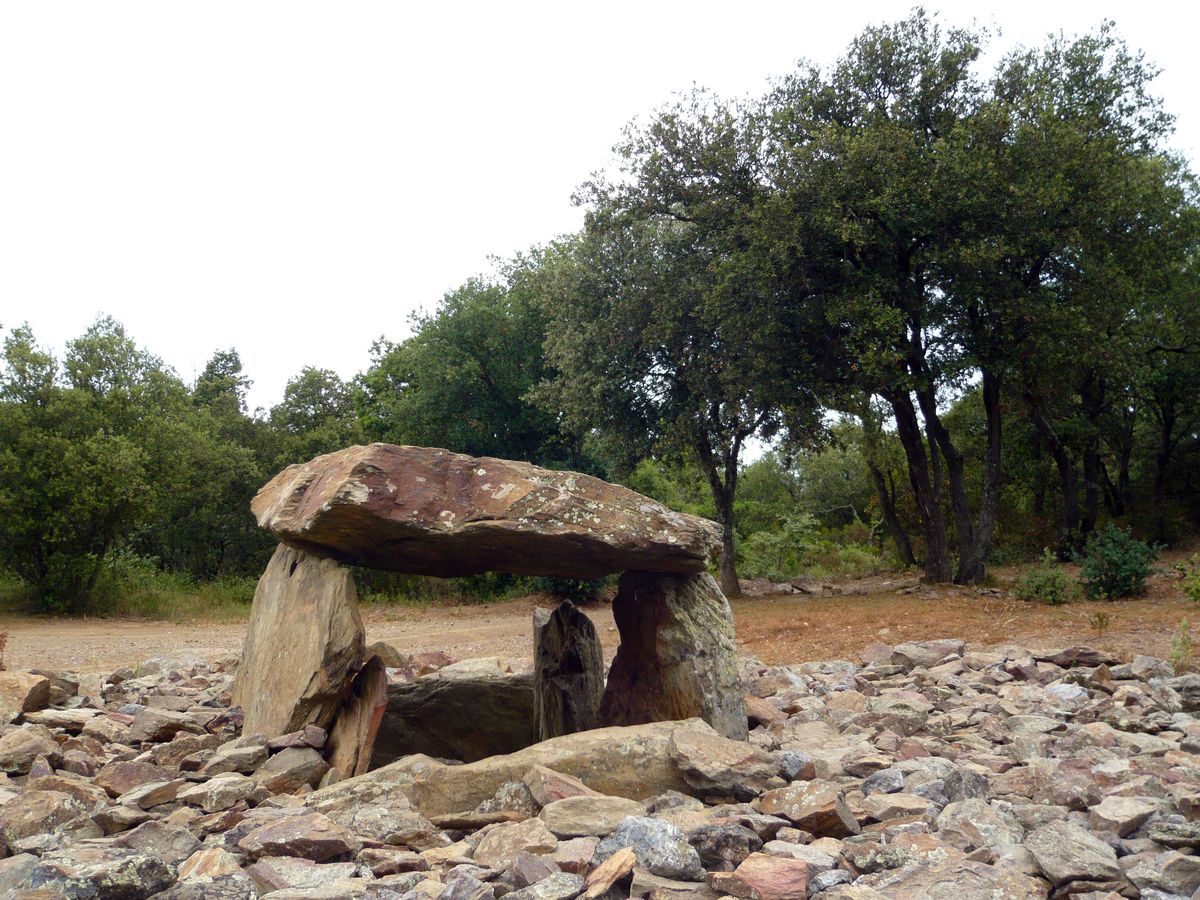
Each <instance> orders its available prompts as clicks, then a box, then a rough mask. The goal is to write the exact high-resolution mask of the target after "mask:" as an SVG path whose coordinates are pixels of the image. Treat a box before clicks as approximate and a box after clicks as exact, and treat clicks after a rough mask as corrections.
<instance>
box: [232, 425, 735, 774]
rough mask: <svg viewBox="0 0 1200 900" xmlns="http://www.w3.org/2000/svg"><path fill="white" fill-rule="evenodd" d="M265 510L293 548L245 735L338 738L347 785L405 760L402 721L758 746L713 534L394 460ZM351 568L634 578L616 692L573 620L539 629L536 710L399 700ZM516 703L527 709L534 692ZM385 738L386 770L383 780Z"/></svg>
mask: <svg viewBox="0 0 1200 900" xmlns="http://www.w3.org/2000/svg"><path fill="white" fill-rule="evenodd" d="M252 508H253V511H254V514H255V516H256V518H257V520H258V524H259V526H260V527H262V528H263V529H265V530H266V531H269V532H270V533H271V534H273V535H275V536H276V537H277V538H278V539H279V540H280V542H281V543H280V546H279V548H278V549H277V550H276V551H275V555H274V556H273V557H272V558H271V562H270V563H269V564H268V566H267V569H266V571H265V572H264V573H263V576H262V578H261V580H260V581H259V584H258V589H257V591H256V592H255V595H254V605H253V608H252V611H251V615H250V627H249V632H248V634H247V637H246V643H245V649H244V651H243V655H242V663H241V667H240V669H239V672H238V677H237V682H236V684H235V687H234V695H233V698H234V702H235V703H237V704H238V705H240V706H241V707H242V709H243V710H244V712H245V725H244V728H245V732H246V733H247V734H261V735H265V736H266V737H268V738H271V737H276V736H280V735H284V734H289V733H291V732H295V731H297V730H298V729H302V728H304V727H305V726H309V725H313V726H317V727H320V728H325V729H328V730H329V734H330V738H329V748H328V753H329V762H330V764H331V765H332V766H333V767H334V768H336V769H337V770H338V774H339V775H341V776H345V777H351V776H354V775H358V774H361V773H363V772H365V771H367V770H368V769H369V768H373V767H374V766H376V765H378V764H379V763H380V762H387V761H390V759H391V758H395V756H397V755H401V752H402V751H399V750H397V751H395V752H387V748H388V747H391V746H393V745H394V735H390V734H389V728H390V727H391V726H389V725H388V724H385V722H384V719H385V714H386V713H387V710H388V706H389V704H392V705H393V706H394V707H397V706H403V705H404V704H409V705H410V706H415V707H416V708H424V709H426V710H428V709H430V708H431V706H430V704H433V705H435V706H437V708H438V709H439V710H440V711H441V712H442V713H443V714H444V713H445V711H446V710H452V709H459V710H462V709H468V710H473V712H472V713H471V714H472V715H487V714H488V710H491V711H492V712H493V713H494V714H495V715H496V716H497V718H499V719H507V720H510V721H511V720H512V719H514V718H516V719H525V720H528V721H527V722H526V723H525V724H526V728H527V732H528V735H529V737H528V740H525V741H523V742H522V743H533V742H534V741H537V740H545V739H548V738H552V737H557V736H560V735H564V734H569V733H573V732H577V731H585V730H588V729H592V728H597V727H602V726H607V725H636V724H643V723H649V722H658V721H668V720H678V719H688V718H693V717H696V718H701V719H704V720H705V721H706V722H708V723H709V724H710V725H712V726H713V728H714V729H715V730H716V731H717V732H718V733H720V734H722V735H724V736H726V737H729V738H735V739H741V740H744V739H745V738H746V735H747V719H746V711H745V706H744V700H743V695H742V691H741V687H740V684H739V681H738V672H737V658H736V648H735V645H734V636H733V617H732V614H731V612H730V609H729V603H728V601H727V600H726V599H725V597H724V595H723V594H722V593H721V590H720V588H719V587H718V586H717V584H716V582H715V581H714V580H713V578H712V577H711V576H710V575H708V574H707V573H706V571H705V568H706V566H707V564H708V562H709V560H710V559H711V557H712V555H713V554H714V553H715V552H716V550H717V548H718V547H719V545H720V532H719V529H718V527H717V526H716V525H715V524H714V523H712V522H710V521H708V520H706V519H702V518H699V517H696V516H689V515H684V514H681V513H677V512H673V511H672V510H670V509H668V508H667V507H665V506H663V505H662V504H660V503H658V502H656V501H654V500H651V499H650V498H648V497H644V496H642V495H641V494H637V493H635V492H633V491H631V490H628V489H627V488H623V487H620V486H618V485H614V484H610V483H608V482H605V481H602V480H600V479H598V478H592V477H590V476H587V475H580V474H578V473H574V472H555V471H550V470H547V469H542V468H539V467H537V466H533V465H530V464H528V463H521V462H513V461H511V460H503V459H491V458H486V457H485V458H477V457H472V456H464V455H462V454H457V453H451V452H448V451H446V450H438V449H431V448H424V447H401V446H394V445H389V444H371V445H370V446H355V447H349V448H347V449H345V450H341V451H338V452H336V453H330V454H326V455H324V456H319V457H317V458H316V459H313V460H311V461H310V462H307V463H305V464H303V465H294V466H289V467H288V468H287V469H285V470H284V471H282V472H280V473H279V474H278V475H277V476H275V478H273V479H272V480H271V481H270V482H269V483H268V484H267V485H266V486H264V487H263V488H262V490H260V491H259V492H258V495H257V496H256V497H255V498H254V501H253V504H252ZM350 565H357V566H365V567H368V568H375V569H383V570H387V571H393V572H405V573H410V574H417V575H433V576H438V577H443V578H449V577H457V576H464V575H475V574H479V573H482V572H509V573H513V574H519V575H542V576H559V577H567V578H580V579H587V578H596V577H599V576H602V575H609V574H614V573H622V574H621V578H620V582H619V588H618V591H617V596H616V598H615V600H614V601H613V611H614V616H615V618H616V622H617V629H618V631H619V633H620V638H621V645H620V648H619V650H618V652H617V656H616V659H615V660H614V661H613V664H612V667H611V670H610V672H609V675H608V679H607V686H605V678H604V670H603V656H602V653H601V649H600V644H599V640H598V638H597V637H596V630H595V628H594V627H593V626H592V623H591V622H590V621H589V620H588V618H587V617H586V616H585V615H584V614H583V613H582V612H580V611H579V610H578V609H576V608H575V607H574V606H572V605H571V604H570V603H564V604H563V605H562V606H560V607H559V608H558V609H557V610H555V611H553V612H549V613H548V612H545V611H542V610H539V611H538V612H537V613H535V616H534V645H535V646H534V672H533V675H532V678H531V679H530V680H529V682H528V683H526V684H525V685H524V689H525V694H524V695H522V696H527V697H528V700H523V699H522V696H517V697H515V698H509V699H508V700H505V699H504V698H503V696H502V694H503V692H497V691H495V690H493V691H491V692H490V693H489V697H488V699H489V702H488V703H486V704H484V703H479V702H475V703H471V702H467V701H468V700H469V699H470V698H469V697H468V696H463V694H464V692H465V693H466V694H468V695H469V692H470V690H471V689H472V685H473V684H474V685H475V686H478V683H479V679H475V680H474V682H472V680H471V679H467V680H466V681H465V683H464V682H462V681H460V682H459V683H458V684H456V685H453V686H449V687H447V686H445V685H438V687H437V689H438V690H439V691H441V692H442V693H443V694H444V696H442V697H441V698H440V699H439V698H432V697H429V696H421V697H417V698H415V699H414V698H413V697H412V696H411V694H412V691H411V690H410V689H409V688H408V687H407V686H404V687H403V689H402V690H401V691H400V692H399V694H396V693H394V692H391V691H389V687H388V681H387V674H386V669H385V668H384V662H385V661H381V660H379V659H378V658H377V657H374V656H372V655H371V654H370V653H368V652H367V651H366V648H365V646H364V632H363V625H362V619H361V617H360V616H359V612H358V605H357V592H356V589H355V585H354V579H353V577H352V575H351V572H350V569H349V568H347V567H348V566H350ZM483 680H484V681H487V679H486V678H485V679H483ZM493 681H494V679H493ZM493 687H494V686H493ZM422 690H427V688H425V687H424V686H423V687H422ZM504 690H505V691H509V692H510V693H511V692H512V691H517V692H518V693H520V692H521V690H522V685H521V684H520V683H512V684H509V685H508V686H507V687H506V688H504ZM447 691H449V693H446V692H447ZM389 693H392V694H393V695H392V696H391V697H389ZM476 699H478V698H476ZM493 701H494V702H493ZM424 718H426V719H435V720H436V719H437V718H438V716H430V715H426V716H425V717H424ZM480 724H481V725H482V724H483V723H480ZM381 726H382V727H383V732H384V733H383V735H382V736H381V735H380V729H381ZM431 727H433V728H435V729H436V727H437V723H436V722H431ZM409 730H411V729H409ZM468 730H469V731H476V732H479V733H481V734H482V733H484V732H487V731H489V730H488V729H485V728H482V727H480V728H470V727H468ZM497 730H500V731H502V730H503V729H497ZM377 737H380V753H381V754H382V755H381V756H377V757H376V758H375V760H374V765H373V764H372V758H373V748H374V745H375V742H376V738H377ZM435 738H436V736H435ZM441 746H443V745H441V744H437V743H434V744H431V745H430V750H431V751H434V750H436V749H437V748H439V747H441ZM488 749H489V748H488V747H483V746H479V747H470V746H467V747H463V746H455V747H454V748H453V750H452V751H451V750H444V751H442V752H441V753H436V752H435V753H434V755H449V754H450V753H451V752H453V754H454V755H455V756H456V757H457V758H460V759H473V758H479V757H481V756H484V755H488V753H487V750H488ZM490 749H491V750H492V752H497V751H496V748H495V747H491V748H490ZM515 749H520V748H519V746H510V747H501V748H500V750H503V751H510V750H515ZM409 751H410V752H411V747H409Z"/></svg>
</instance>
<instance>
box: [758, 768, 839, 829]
mask: <svg viewBox="0 0 1200 900" xmlns="http://www.w3.org/2000/svg"><path fill="white" fill-rule="evenodd" d="M759 808H760V809H761V810H762V811H763V812H764V813H767V814H768V815H780V816H785V817H787V818H788V819H791V820H792V821H793V822H794V823H795V824H796V825H797V827H799V828H803V829H804V830H805V831H811V832H812V833H813V834H816V835H821V836H829V837H846V836H848V835H851V834H858V832H859V831H860V830H861V829H860V828H859V825H858V822H857V821H856V820H855V818H854V816H853V815H852V814H851V812H850V807H849V806H847V805H846V800H845V798H844V797H843V796H842V792H841V790H840V789H839V787H838V786H837V785H836V784H832V783H830V782H826V781H808V782H804V783H801V784H793V785H791V786H789V787H786V788H781V789H779V790H774V791H769V792H767V793H766V794H764V795H763V797H762V800H761V802H760V805H759Z"/></svg>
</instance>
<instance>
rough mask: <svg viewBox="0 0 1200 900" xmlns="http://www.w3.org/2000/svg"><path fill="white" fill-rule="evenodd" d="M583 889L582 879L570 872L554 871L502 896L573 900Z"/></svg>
mask: <svg viewBox="0 0 1200 900" xmlns="http://www.w3.org/2000/svg"><path fill="white" fill-rule="evenodd" d="M583 889H584V880H583V878H581V877H580V876H578V875H572V874H571V873H570V872H555V873H553V874H552V875H549V876H547V877H546V878H543V879H542V880H541V881H538V882H536V883H535V884H531V885H529V886H528V887H525V888H522V889H521V890H518V891H514V892H513V893H511V894H505V895H504V896H505V897H506V898H508V900H573V898H575V897H578V896H579V895H580V893H582V891H583Z"/></svg>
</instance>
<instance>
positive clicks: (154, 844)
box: [119, 821, 200, 866]
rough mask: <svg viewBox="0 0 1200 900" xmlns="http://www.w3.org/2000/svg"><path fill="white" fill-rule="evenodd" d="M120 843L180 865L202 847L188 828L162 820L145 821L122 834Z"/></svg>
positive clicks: (171, 863) (174, 864) (173, 864)
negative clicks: (167, 823)
mask: <svg viewBox="0 0 1200 900" xmlns="http://www.w3.org/2000/svg"><path fill="white" fill-rule="evenodd" d="M119 844H120V845H121V846H123V847H128V848H129V849H131V850H137V851H138V852H139V853H146V854H150V855H153V856H157V857H158V858H159V859H161V860H165V861H166V862H167V863H169V864H170V865H172V866H178V865H180V864H181V863H183V862H184V860H186V859H187V858H188V857H190V856H191V855H192V854H193V853H195V852H196V851H198V850H199V849H200V842H199V841H198V840H196V838H195V837H193V836H192V833H191V832H190V831H188V830H187V829H186V828H179V827H177V826H174V825H166V824H164V823H162V822H155V821H151V822H145V823H143V824H141V825H139V826H138V827H137V828H135V829H133V830H132V831H129V832H126V833H125V834H123V835H121V838H120V841H119Z"/></svg>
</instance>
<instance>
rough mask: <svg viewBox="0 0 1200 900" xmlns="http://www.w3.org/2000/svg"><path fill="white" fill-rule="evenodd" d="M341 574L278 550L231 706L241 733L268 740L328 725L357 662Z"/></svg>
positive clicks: (354, 618) (353, 610)
mask: <svg viewBox="0 0 1200 900" xmlns="http://www.w3.org/2000/svg"><path fill="white" fill-rule="evenodd" d="M363 644H364V639H363V624H362V618H361V617H360V616H359V614H358V592H357V591H356V590H355V588H354V579H353V578H352V577H351V575H350V571H349V570H348V569H344V568H342V567H341V566H339V565H338V564H337V563H335V562H333V561H332V560H329V559H319V558H317V557H315V556H312V555H310V554H308V553H305V552H303V551H302V550H294V549H292V548H291V547H284V546H280V547H279V548H278V549H277V550H276V551H275V555H274V556H272V557H271V562H270V563H269V564H268V565H267V570H266V571H265V572H263V575H262V578H260V579H259V581H258V588H257V590H255V592H254V605H253V606H252V607H251V609H250V627H249V629H248V631H247V634H246V643H245V645H244V647H243V648H242V664H241V666H240V667H239V669H238V677H237V682H236V684H235V685H234V691H233V701H234V703H236V704H237V705H239V706H241V707H242V709H243V710H244V712H245V722H244V724H243V732H244V733H245V734H262V735H265V736H266V737H267V738H272V737H278V736H279V735H283V734H288V733H289V732H293V731H297V730H299V729H301V728H303V727H304V726H305V725H317V726H320V727H322V728H324V727H326V726H328V725H329V723H330V720H331V719H332V718H333V715H334V713H335V712H336V711H337V708H338V706H339V705H340V704H341V702H342V698H343V697H344V696H345V695H346V692H347V689H348V688H349V686H350V681H351V678H352V677H353V674H354V672H355V671H356V670H357V669H358V667H359V666H360V665H361V663H362V654H363Z"/></svg>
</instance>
